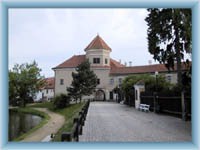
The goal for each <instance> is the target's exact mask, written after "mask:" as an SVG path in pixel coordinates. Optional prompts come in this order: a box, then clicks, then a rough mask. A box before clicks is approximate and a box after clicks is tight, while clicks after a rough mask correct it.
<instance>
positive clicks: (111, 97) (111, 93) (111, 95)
mask: <svg viewBox="0 0 200 150" xmlns="http://www.w3.org/2000/svg"><path fill="white" fill-rule="evenodd" d="M110 99H111V100H113V92H110Z"/></svg>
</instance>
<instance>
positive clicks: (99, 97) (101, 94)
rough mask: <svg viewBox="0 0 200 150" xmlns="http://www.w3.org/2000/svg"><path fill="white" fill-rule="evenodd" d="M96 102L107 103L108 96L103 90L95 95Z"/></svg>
mask: <svg viewBox="0 0 200 150" xmlns="http://www.w3.org/2000/svg"><path fill="white" fill-rule="evenodd" d="M95 100H97V101H105V100H106V96H105V93H104V91H103V90H98V91H97V92H96V94H95Z"/></svg>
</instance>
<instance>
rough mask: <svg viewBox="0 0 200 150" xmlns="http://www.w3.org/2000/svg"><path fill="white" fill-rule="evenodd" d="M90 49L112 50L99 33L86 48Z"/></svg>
mask: <svg viewBox="0 0 200 150" xmlns="http://www.w3.org/2000/svg"><path fill="white" fill-rule="evenodd" d="M90 49H105V50H110V51H111V48H110V47H109V46H108V44H106V42H105V41H104V40H103V39H102V38H101V37H100V36H99V35H97V36H96V37H95V38H94V39H93V40H92V41H91V42H90V43H89V44H88V46H87V47H86V48H85V49H84V50H85V51H87V50H90Z"/></svg>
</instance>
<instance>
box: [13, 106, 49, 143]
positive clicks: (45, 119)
mask: <svg viewBox="0 0 200 150" xmlns="http://www.w3.org/2000/svg"><path fill="white" fill-rule="evenodd" d="M12 111H16V112H20V113H27V114H33V115H37V116H40V117H42V121H41V122H40V123H39V124H38V125H37V126H35V127H34V128H32V129H31V130H29V131H28V132H26V133H24V134H22V135H20V136H19V137H17V138H15V139H14V140H12V141H21V140H23V139H24V138H26V137H27V136H28V135H29V134H31V133H33V132H35V131H36V130H37V129H39V128H41V127H42V126H43V125H45V124H46V123H47V122H48V120H49V119H50V117H49V115H47V114H46V113H44V112H41V111H38V110H35V109H31V108H29V107H27V108H13V109H12Z"/></svg>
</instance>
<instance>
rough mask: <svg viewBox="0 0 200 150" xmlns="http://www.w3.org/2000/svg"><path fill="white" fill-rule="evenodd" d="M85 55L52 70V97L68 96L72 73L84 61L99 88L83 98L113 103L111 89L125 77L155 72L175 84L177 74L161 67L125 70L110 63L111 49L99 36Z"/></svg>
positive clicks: (161, 65)
mask: <svg viewBox="0 0 200 150" xmlns="http://www.w3.org/2000/svg"><path fill="white" fill-rule="evenodd" d="M84 51H85V54H84V55H74V56H72V57H71V58H69V59H67V60H66V61H64V62H62V63H61V64H59V65H58V66H56V67H54V68H53V70H54V72H55V95H58V94H61V93H64V94H67V87H70V85H71V83H72V72H75V68H76V67H77V66H78V65H79V64H81V63H82V62H84V61H85V60H86V59H88V60H89V62H90V64H91V69H92V70H93V71H94V73H95V74H96V75H97V77H98V85H97V87H96V90H95V93H93V94H92V95H91V96H89V97H85V98H94V99H96V100H115V99H116V98H117V95H116V94H115V93H114V92H113V89H114V88H115V87H117V86H120V84H121V83H122V81H123V79H124V78H125V77H127V76H129V75H133V74H151V75H154V74H155V72H159V74H163V75H164V76H165V77H166V79H167V80H168V81H169V82H171V83H176V81H177V74H176V73H174V72H171V73H168V70H167V69H166V67H165V66H164V65H163V64H155V65H146V66H128V67H127V66H126V65H123V64H121V63H120V62H118V61H116V60H114V59H112V58H111V57H110V53H111V52H112V49H111V48H110V47H109V46H108V45H107V44H106V42H105V41H104V40H103V39H102V38H101V37H100V36H99V35H97V36H96V37H95V38H94V39H93V40H92V41H91V42H90V44H89V45H88V46H87V47H86V48H85V49H84Z"/></svg>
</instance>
